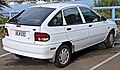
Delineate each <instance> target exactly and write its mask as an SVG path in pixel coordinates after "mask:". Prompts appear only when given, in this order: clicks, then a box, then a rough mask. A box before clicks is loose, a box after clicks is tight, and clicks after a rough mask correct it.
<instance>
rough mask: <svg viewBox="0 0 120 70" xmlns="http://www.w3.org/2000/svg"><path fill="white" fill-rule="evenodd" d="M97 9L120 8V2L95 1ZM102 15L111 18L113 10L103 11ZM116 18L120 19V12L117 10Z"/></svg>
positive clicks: (115, 0) (112, 0) (109, 0)
mask: <svg viewBox="0 0 120 70" xmlns="http://www.w3.org/2000/svg"><path fill="white" fill-rule="evenodd" d="M94 6H95V7H110V6H120V0H94ZM98 13H99V14H100V15H102V16H105V17H107V18H111V10H101V11H99V12H98ZM116 17H119V18H120V10H116Z"/></svg>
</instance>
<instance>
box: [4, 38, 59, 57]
mask: <svg viewBox="0 0 120 70" xmlns="http://www.w3.org/2000/svg"><path fill="white" fill-rule="evenodd" d="M2 41H3V49H4V50H6V51H9V52H11V53H14V54H18V55H22V56H27V57H33V58H38V59H51V58H52V57H53V56H54V54H55V52H56V49H57V48H58V47H59V45H60V44H53V45H38V44H37V45H36V44H28V43H21V42H17V41H13V40H9V39H6V38H4V39H3V40H2ZM51 48H56V49H54V50H50V49H51Z"/></svg>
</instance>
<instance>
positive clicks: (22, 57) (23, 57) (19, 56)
mask: <svg viewBox="0 0 120 70" xmlns="http://www.w3.org/2000/svg"><path fill="white" fill-rule="evenodd" d="M14 55H15V56H16V57H17V58H20V59H25V58H27V57H25V56H22V55H18V54H14Z"/></svg>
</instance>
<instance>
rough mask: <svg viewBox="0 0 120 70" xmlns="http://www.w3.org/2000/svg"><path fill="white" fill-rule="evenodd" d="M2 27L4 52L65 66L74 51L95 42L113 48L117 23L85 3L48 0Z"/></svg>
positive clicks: (23, 12) (20, 14)
mask: <svg viewBox="0 0 120 70" xmlns="http://www.w3.org/2000/svg"><path fill="white" fill-rule="evenodd" d="M5 30H6V36H5V38H4V39H3V40H2V41H3V48H4V49H5V50H6V51H9V52H11V53H14V54H15V55H16V56H17V57H19V58H23V57H24V56H26V57H32V58H38V59H49V60H51V61H52V62H53V63H54V64H55V66H57V67H65V66H67V65H68V64H69V63H70V59H71V55H72V53H74V52H77V51H79V50H82V49H84V48H87V47H90V46H92V45H95V44H98V43H104V44H105V46H106V48H110V47H112V46H113V45H114V37H115V36H116V31H117V26H116V23H115V22H113V21H110V20H107V19H106V18H104V17H101V16H100V15H98V14H97V13H96V12H95V11H93V10H92V9H91V8H90V7H88V6H86V5H82V4H69V3H49V4H42V5H38V6H34V7H30V8H28V9H25V10H23V11H22V12H20V13H19V14H17V15H16V16H14V17H13V18H11V19H10V20H9V21H8V22H7V23H6V24H5Z"/></svg>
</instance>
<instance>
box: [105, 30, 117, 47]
mask: <svg viewBox="0 0 120 70" xmlns="http://www.w3.org/2000/svg"><path fill="white" fill-rule="evenodd" d="M114 41H115V37H114V32H113V31H111V32H110V33H109V35H108V36H107V39H106V40H105V47H106V48H112V47H113V46H114Z"/></svg>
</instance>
